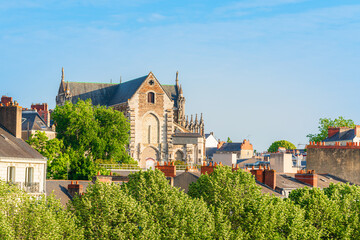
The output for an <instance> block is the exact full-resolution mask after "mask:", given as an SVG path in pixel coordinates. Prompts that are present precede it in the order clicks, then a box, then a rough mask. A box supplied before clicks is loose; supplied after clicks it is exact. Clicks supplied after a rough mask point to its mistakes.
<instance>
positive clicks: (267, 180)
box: [264, 169, 276, 190]
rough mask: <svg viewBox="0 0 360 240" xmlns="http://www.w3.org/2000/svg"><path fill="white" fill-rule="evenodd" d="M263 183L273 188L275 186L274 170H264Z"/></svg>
mask: <svg viewBox="0 0 360 240" xmlns="http://www.w3.org/2000/svg"><path fill="white" fill-rule="evenodd" d="M264 184H265V185H267V186H269V187H271V188H272V189H274V190H275V188H276V171H275V170H274V169H265V170H264Z"/></svg>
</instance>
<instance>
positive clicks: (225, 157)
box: [213, 153, 236, 166]
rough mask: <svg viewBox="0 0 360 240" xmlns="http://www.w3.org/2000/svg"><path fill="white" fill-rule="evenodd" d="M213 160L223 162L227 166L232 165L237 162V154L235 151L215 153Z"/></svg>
mask: <svg viewBox="0 0 360 240" xmlns="http://www.w3.org/2000/svg"><path fill="white" fill-rule="evenodd" d="M213 162H216V163H220V162H221V163H222V164H223V165H226V166H232V165H233V164H236V154H235V153H214V155H213Z"/></svg>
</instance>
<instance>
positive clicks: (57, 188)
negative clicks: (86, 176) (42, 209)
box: [46, 180, 90, 206]
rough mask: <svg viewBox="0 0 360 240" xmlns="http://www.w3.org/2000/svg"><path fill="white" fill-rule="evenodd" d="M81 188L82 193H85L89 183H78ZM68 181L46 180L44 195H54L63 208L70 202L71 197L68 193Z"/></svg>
mask: <svg viewBox="0 0 360 240" xmlns="http://www.w3.org/2000/svg"><path fill="white" fill-rule="evenodd" d="M74 182H75V181H74ZM78 182H79V184H81V185H82V186H83V192H86V188H87V187H88V185H89V184H90V181H81V180H80V181H78ZM70 183H71V181H70V180H46V195H47V196H49V195H51V194H54V195H55V198H57V199H59V200H60V202H61V204H62V205H63V206H66V204H67V203H68V202H69V200H71V196H70V195H69V193H68V190H67V188H68V185H69V184H70Z"/></svg>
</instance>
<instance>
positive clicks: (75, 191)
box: [68, 181, 83, 198]
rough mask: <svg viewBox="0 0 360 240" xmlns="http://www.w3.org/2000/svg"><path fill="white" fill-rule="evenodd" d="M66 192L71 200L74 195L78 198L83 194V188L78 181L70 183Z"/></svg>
mask: <svg viewBox="0 0 360 240" xmlns="http://www.w3.org/2000/svg"><path fill="white" fill-rule="evenodd" d="M68 192H69V194H70V196H71V197H72V198H73V197H74V196H76V195H78V196H80V195H81V194H82V193H83V186H82V185H80V184H79V182H78V181H76V182H75V184H74V182H73V181H71V184H69V185H68Z"/></svg>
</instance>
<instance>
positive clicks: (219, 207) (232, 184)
mask: <svg viewBox="0 0 360 240" xmlns="http://www.w3.org/2000/svg"><path fill="white" fill-rule="evenodd" d="M189 195H190V196H191V197H193V198H196V199H204V201H205V202H206V203H207V204H208V206H209V208H210V209H212V211H213V214H214V215H215V219H220V220H221V221H217V222H216V230H217V232H219V233H221V234H220V235H218V236H216V238H223V237H224V233H227V232H230V236H227V238H231V239H237V238H242V239H284V238H291V239H299V238H302V239H312V238H314V237H315V235H314V234H313V233H312V230H313V229H312V228H311V227H308V226H307V225H306V221H304V212H303V211H302V210H301V209H300V208H299V207H297V206H295V205H294V204H293V203H291V202H288V201H284V200H282V199H280V198H277V197H270V196H268V195H262V193H261V190H260V187H258V186H257V185H256V183H255V180H254V177H253V176H252V175H251V174H250V173H248V172H245V171H243V170H238V171H235V172H232V170H231V168H230V167H219V166H218V167H217V168H216V169H215V170H214V172H213V173H211V174H210V175H207V174H205V175H202V176H201V177H200V178H199V179H198V180H197V181H196V182H194V183H192V184H191V185H190V188H189Z"/></svg>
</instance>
